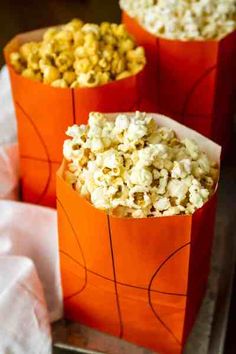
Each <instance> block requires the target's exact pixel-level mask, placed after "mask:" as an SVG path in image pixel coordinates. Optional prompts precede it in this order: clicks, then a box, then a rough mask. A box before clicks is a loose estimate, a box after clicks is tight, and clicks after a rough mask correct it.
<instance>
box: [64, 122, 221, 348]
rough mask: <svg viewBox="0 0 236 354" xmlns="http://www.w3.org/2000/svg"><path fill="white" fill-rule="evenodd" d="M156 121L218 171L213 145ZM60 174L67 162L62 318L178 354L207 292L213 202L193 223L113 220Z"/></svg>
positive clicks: (184, 218) (182, 220) (188, 217)
mask: <svg viewBox="0 0 236 354" xmlns="http://www.w3.org/2000/svg"><path fill="white" fill-rule="evenodd" d="M107 117H109V118H110V117H113V115H107ZM154 117H155V119H156V120H157V122H158V123H159V124H160V125H165V126H168V127H171V128H173V129H174V130H175V131H176V132H177V134H178V136H179V137H186V136H188V137H190V138H193V139H195V141H197V142H198V144H199V145H200V147H201V149H202V150H204V151H206V152H207V154H208V156H209V157H211V158H212V159H213V160H215V161H218V163H219V159H220V147H219V146H218V145H216V144H215V143H213V142H211V141H209V140H208V139H206V138H204V137H203V136H201V135H200V134H198V133H196V132H194V131H192V130H190V129H188V128H185V127H184V126H182V125H180V124H179V123H177V122H174V121H173V120H171V119H169V118H167V117H163V116H159V115H154ZM64 169H65V162H64V163H63V164H62V166H61V167H60V169H59V171H58V174H57V199H58V204H57V207H58V226H59V248H60V263H61V274H62V285H63V291H64V310H65V316H66V317H67V318H69V319H72V320H74V321H78V322H80V323H83V324H86V325H88V326H91V327H95V328H97V329H98V330H101V331H105V332H108V333H110V334H113V335H115V336H119V337H121V338H123V339H126V340H128V341H131V342H134V343H137V344H139V345H141V346H145V347H148V348H150V349H152V350H155V351H158V352H159V353H165V354H172V353H175V354H177V353H181V352H182V349H183V345H184V343H185V341H186V338H187V336H188V334H189V332H190V330H191V328H192V325H193V323H194V320H195V318H196V315H197V312H198V309H199V306H200V304H201V301H202V298H203V296H204V292H205V289H206V284H207V277H208V272H209V264H210V254H211V246H212V239H213V230H214V219H215V205H216V194H214V195H213V196H212V198H211V199H210V200H209V201H208V202H207V203H206V204H205V205H204V206H203V207H202V208H201V209H199V210H198V211H196V212H195V213H194V215H186V216H171V217H170V216H169V217H160V218H146V219H130V218H129V219H124V218H117V217H113V216H108V215H107V214H106V213H105V212H103V211H100V210H98V209H96V208H94V207H93V206H92V205H91V204H90V203H88V202H87V201H86V200H85V199H83V198H82V197H81V196H80V195H79V193H78V192H76V191H74V190H73V189H72V188H71V187H70V186H69V185H68V184H67V183H66V182H65V181H64V180H63V172H64Z"/></svg>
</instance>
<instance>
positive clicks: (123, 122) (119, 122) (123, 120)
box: [115, 114, 129, 133]
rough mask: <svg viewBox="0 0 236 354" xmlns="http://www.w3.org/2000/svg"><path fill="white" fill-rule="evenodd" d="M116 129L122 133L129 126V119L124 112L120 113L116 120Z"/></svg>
mask: <svg viewBox="0 0 236 354" xmlns="http://www.w3.org/2000/svg"><path fill="white" fill-rule="evenodd" d="M115 127H116V131H117V132H118V133H122V132H123V131H124V130H127V129H128V127H129V119H128V117H126V115H124V114H119V115H118V116H117V118H116V122H115Z"/></svg>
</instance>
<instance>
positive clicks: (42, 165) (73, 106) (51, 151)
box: [5, 30, 151, 207]
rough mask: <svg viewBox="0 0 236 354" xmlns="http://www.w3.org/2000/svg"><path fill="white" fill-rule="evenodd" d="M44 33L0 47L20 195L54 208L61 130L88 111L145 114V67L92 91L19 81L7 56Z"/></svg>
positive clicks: (23, 36)
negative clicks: (9, 98) (15, 144)
mask: <svg viewBox="0 0 236 354" xmlns="http://www.w3.org/2000/svg"><path fill="white" fill-rule="evenodd" d="M44 31H45V30H38V31H33V32H29V33H25V34H21V35H18V36H16V37H15V38H13V40H12V41H10V42H9V43H8V45H7V46H6V47H5V57H6V62H7V64H8V69H9V73H10V79H11V87H12V94H13V100H14V105H15V111H16V116H17V123H18V140H19V147H20V168H21V182H22V197H23V200H24V201H26V202H31V203H35V204H42V205H47V206H52V207H54V206H55V204H56V201H55V174H56V170H57V169H58V168H59V166H60V161H61V159H62V144H63V141H64V140H65V131H66V129H67V127H68V126H70V125H73V124H75V123H76V124H81V123H87V120H88V115H89V112H91V111H99V112H116V111H136V110H144V111H145V110H150V109H151V108H150V107H151V106H149V103H148V102H147V100H146V99H145V97H144V98H143V94H142V91H143V90H144V89H145V84H144V82H145V69H144V70H143V71H141V72H140V73H138V74H137V75H134V76H132V77H130V78H126V79H123V80H119V81H114V82H111V83H108V84H106V85H103V86H100V87H96V88H79V89H69V88H68V89H67V88H63V89H61V88H54V87H51V86H49V85H45V84H43V83H39V82H35V81H33V80H30V79H27V78H24V77H23V76H21V75H19V74H17V73H16V72H15V71H14V70H13V68H12V67H11V65H10V63H9V54H10V53H11V52H12V51H14V50H17V49H18V48H19V46H20V45H21V44H23V43H25V42H28V41H31V40H36V41H38V40H40V39H41V38H42V34H43V32H44Z"/></svg>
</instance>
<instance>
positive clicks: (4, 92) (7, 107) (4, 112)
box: [0, 66, 16, 145]
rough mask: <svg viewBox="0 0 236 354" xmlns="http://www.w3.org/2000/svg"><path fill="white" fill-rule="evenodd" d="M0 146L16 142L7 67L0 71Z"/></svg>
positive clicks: (14, 119)
mask: <svg viewBox="0 0 236 354" xmlns="http://www.w3.org/2000/svg"><path fill="white" fill-rule="evenodd" d="M0 87H1V90H0V107H1V108H0V127H1V131H0V145H1V144H8V143H12V142H15V141H16V118H15V111H14V106H13V101H12V95H11V87H10V80H9V74H8V71H7V67H6V66H4V67H3V68H2V70H1V71H0Z"/></svg>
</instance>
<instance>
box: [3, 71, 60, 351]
mask: <svg viewBox="0 0 236 354" xmlns="http://www.w3.org/2000/svg"><path fill="white" fill-rule="evenodd" d="M18 182H19V176H18V146H17V143H16V120H15V114H14V108H13V104H12V99H11V93H10V85H9V78H8V73H7V70H6V68H3V70H2V71H1V72H0V354H7V353H9V354H10V353H11V354H48V353H51V335H50V329H49V328H50V325H49V323H50V321H55V320H57V319H59V318H60V317H61V316H62V294H61V284H60V275H59V267H58V263H59V262H58V245H57V221H56V211H55V210H53V209H50V208H45V207H40V206H36V205H32V204H26V203H22V202H19V201H17V198H18ZM13 200H14V201H13ZM44 299H46V302H45V300H44ZM46 303H47V305H46Z"/></svg>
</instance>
